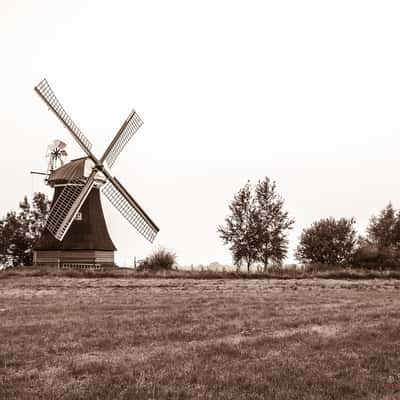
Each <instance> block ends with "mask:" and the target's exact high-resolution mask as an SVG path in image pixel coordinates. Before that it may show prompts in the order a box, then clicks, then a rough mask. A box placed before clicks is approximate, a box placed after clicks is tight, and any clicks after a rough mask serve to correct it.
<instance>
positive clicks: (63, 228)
mask: <svg viewBox="0 0 400 400" xmlns="http://www.w3.org/2000/svg"><path fill="white" fill-rule="evenodd" d="M95 176H96V171H95V170H94V171H93V172H92V173H91V175H90V176H89V178H88V179H87V181H86V183H85V182H83V181H82V180H71V181H70V182H69V183H68V184H67V185H66V186H65V187H64V189H63V191H62V192H61V194H60V195H59V196H58V198H57V200H56V202H55V203H54V206H53V207H52V209H51V210H50V214H49V217H48V219H47V224H46V228H47V229H48V230H49V231H50V232H51V234H52V235H53V236H54V237H55V238H56V239H57V240H60V241H61V240H63V238H64V236H65V234H66V233H67V231H68V228H69V227H70V226H71V224H72V222H73V221H74V218H75V217H76V214H78V212H79V210H80V208H81V206H82V204H83V203H84V201H85V200H86V198H87V196H88V195H89V193H90V191H91V190H92V187H93V185H94V183H95Z"/></svg>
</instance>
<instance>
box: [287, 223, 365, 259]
mask: <svg viewBox="0 0 400 400" xmlns="http://www.w3.org/2000/svg"><path fill="white" fill-rule="evenodd" d="M354 224H355V220H354V218H351V219H346V218H340V219H338V220H336V219H335V218H332V217H331V218H325V219H321V220H319V221H317V222H314V223H313V224H312V225H311V227H310V228H307V229H304V230H303V232H302V234H301V236H300V243H299V245H298V247H297V249H296V252H295V257H296V258H297V259H298V260H299V261H302V262H305V263H321V264H331V265H335V264H346V263H350V262H351V260H352V256H353V254H354V251H355V245H356V241H357V237H356V231H355V229H354V226H353V225H354Z"/></svg>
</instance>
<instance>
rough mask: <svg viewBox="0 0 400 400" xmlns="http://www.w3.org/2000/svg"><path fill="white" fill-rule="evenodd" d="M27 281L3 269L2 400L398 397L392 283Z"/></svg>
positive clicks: (396, 304)
mask: <svg viewBox="0 0 400 400" xmlns="http://www.w3.org/2000/svg"><path fill="white" fill-rule="evenodd" d="M36 272H37V273H36V275H37V276H33V275H35V274H34V273H32V274H29V273H27V274H21V275H17V274H11V273H7V272H3V273H1V274H0V320H1V324H0V336H1V338H2V339H1V341H0V380H1V384H0V398H1V399H61V398H62V399H71V400H72V399H100V398H101V399H156V398H163V399H183V398H185V399H189V398H190V399H211V398H213V399H214V398H219V399H240V398H246V399H285V400H286V399H382V400H383V399H385V400H389V399H390V400H391V399H399V398H400V360H399V354H400V335H399V332H400V318H399V317H400V281H399V280H397V279H359V280H337V279H287V280H281V279H168V278H162V277H160V278H145V279H134V278H133V277H132V276H127V277H125V278H124V277H122V276H119V277H118V278H112V277H110V278H107V277H96V276H95V275H93V276H92V277H91V278H84V277H68V276H62V275H46V274H43V276H39V275H40V274H39V272H38V271H36ZM29 275H31V276H29Z"/></svg>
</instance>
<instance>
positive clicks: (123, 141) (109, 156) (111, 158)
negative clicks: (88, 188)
mask: <svg viewBox="0 0 400 400" xmlns="http://www.w3.org/2000/svg"><path fill="white" fill-rule="evenodd" d="M142 125H143V121H142V120H141V119H140V117H139V115H138V114H137V112H136V111H135V110H132V112H131V113H130V114H129V116H128V118H127V119H126V121H125V122H124V124H123V125H122V127H121V129H120V130H119V131H118V133H117V135H116V136H115V139H114V140H113V142H112V143H111V145H112V147H111V148H109V149H107V151H106V157H105V159H106V161H107V164H108V166H109V167H110V168H111V167H112V166H113V165H114V162H115V160H116V159H117V157H118V156H119V154H120V153H121V151H122V150H123V149H124V147H125V146H126V145H127V143H128V142H129V140H130V139H131V138H132V136H133V135H134V134H135V133H136V131H137V130H138V129H139V128H140V127H141V126H142Z"/></svg>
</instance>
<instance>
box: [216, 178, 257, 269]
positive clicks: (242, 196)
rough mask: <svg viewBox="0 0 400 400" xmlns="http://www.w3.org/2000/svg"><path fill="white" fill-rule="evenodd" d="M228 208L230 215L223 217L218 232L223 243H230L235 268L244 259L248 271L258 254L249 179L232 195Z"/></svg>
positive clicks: (254, 213)
mask: <svg viewBox="0 0 400 400" xmlns="http://www.w3.org/2000/svg"><path fill="white" fill-rule="evenodd" d="M229 210H230V215H229V216H227V217H226V218H225V225H224V226H222V225H220V226H219V227H218V232H219V234H220V237H221V239H222V240H223V242H224V244H230V247H229V249H230V251H231V252H232V258H233V262H234V264H235V266H236V268H237V269H238V270H240V266H241V264H242V262H243V261H244V262H245V263H246V265H247V271H248V272H249V271H250V266H251V264H252V263H253V262H254V261H256V260H257V254H258V237H257V235H258V232H257V210H256V204H255V201H254V198H253V196H252V191H251V185H250V181H247V183H246V184H245V186H244V187H243V188H241V189H240V190H239V192H238V193H237V194H235V195H234V198H233V201H232V202H231V204H230V205H229Z"/></svg>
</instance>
